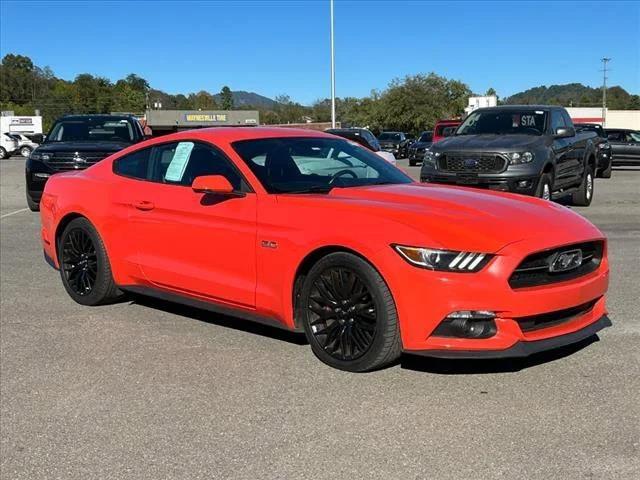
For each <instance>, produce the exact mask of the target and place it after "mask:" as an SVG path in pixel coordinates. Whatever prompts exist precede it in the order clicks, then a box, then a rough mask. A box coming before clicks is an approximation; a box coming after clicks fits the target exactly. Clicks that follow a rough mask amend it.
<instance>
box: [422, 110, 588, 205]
mask: <svg viewBox="0 0 640 480" xmlns="http://www.w3.org/2000/svg"><path fill="white" fill-rule="evenodd" d="M595 136H596V135H595V133H594V132H580V133H576V129H575V127H574V126H573V122H572V121H571V118H570V117H569V114H568V113H567V111H566V110H565V109H564V108H562V107H555V106H544V105H524V106H523V105H520V106H515V105H513V106H511V105H509V106H501V107H492V108H481V109H478V110H475V111H474V112H472V113H471V114H470V115H469V116H468V117H467V118H466V119H465V121H464V122H463V123H462V124H461V125H460V127H458V130H457V131H456V133H455V134H454V135H453V136H450V137H447V138H446V139H444V140H442V141H440V142H438V143H435V144H433V146H432V147H431V148H430V149H429V150H428V151H427V153H426V154H425V157H424V161H423V164H422V170H421V172H420V180H421V181H422V182H433V183H448V184H454V185H464V186H472V187H479V188H489V189H492V190H502V191H509V192H514V193H521V194H525V195H535V196H538V197H540V198H544V199H547V200H550V199H552V198H558V197H561V196H564V195H571V196H572V201H573V203H574V204H575V205H583V206H587V205H589V204H591V200H592V198H593V187H594V176H595V172H596V170H597V164H596V162H597V160H596V158H597V152H596V149H595V146H594V139H595Z"/></svg>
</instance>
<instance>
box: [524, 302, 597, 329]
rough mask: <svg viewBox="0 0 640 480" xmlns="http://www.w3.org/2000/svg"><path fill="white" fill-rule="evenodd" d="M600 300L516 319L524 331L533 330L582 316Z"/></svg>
mask: <svg viewBox="0 0 640 480" xmlns="http://www.w3.org/2000/svg"><path fill="white" fill-rule="evenodd" d="M598 300H600V298H596V299H595V300H591V301H590V302H587V303H583V304H582V305H578V306H577V307H572V308H567V309H565V310H556V311H555V312H548V313H542V314H539V315H531V316H528V317H518V318H516V319H515V320H516V321H517V322H518V325H520V330H522V331H523V332H533V331H535V330H540V329H542V328H549V327H553V326H555V325H560V324H562V323H565V322H569V321H571V320H573V319H574V318H578V317H581V316H582V315H585V314H587V313H589V312H590V311H591V310H593V307H594V306H595V304H596V303H597V302H598Z"/></svg>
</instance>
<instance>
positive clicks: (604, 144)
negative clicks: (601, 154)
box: [598, 143, 609, 150]
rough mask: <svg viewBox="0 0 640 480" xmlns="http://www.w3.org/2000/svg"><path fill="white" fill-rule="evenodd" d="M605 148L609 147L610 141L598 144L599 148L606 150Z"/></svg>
mask: <svg viewBox="0 0 640 480" xmlns="http://www.w3.org/2000/svg"><path fill="white" fill-rule="evenodd" d="M605 148H609V144H608V143H599V144H598V150H604V149H605Z"/></svg>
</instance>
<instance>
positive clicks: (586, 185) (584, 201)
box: [571, 166, 594, 207]
mask: <svg viewBox="0 0 640 480" xmlns="http://www.w3.org/2000/svg"><path fill="white" fill-rule="evenodd" d="M593 186H594V181H593V169H592V168H591V167H590V166H589V167H587V170H586V171H585V172H584V177H583V178H582V183H581V184H580V187H579V188H578V191H577V192H575V193H574V194H573V195H572V196H571V201H572V203H573V204H574V205H577V206H579V207H588V206H589V205H591V200H592V199H593Z"/></svg>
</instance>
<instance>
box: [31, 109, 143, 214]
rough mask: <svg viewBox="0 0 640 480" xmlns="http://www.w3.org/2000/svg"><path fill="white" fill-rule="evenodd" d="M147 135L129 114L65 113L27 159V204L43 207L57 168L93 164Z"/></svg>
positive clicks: (83, 167) (80, 167)
mask: <svg viewBox="0 0 640 480" xmlns="http://www.w3.org/2000/svg"><path fill="white" fill-rule="evenodd" d="M144 139H145V136H144V132H143V130H142V127H141V126H140V123H139V122H138V120H137V119H136V118H135V117H133V116H129V115H65V116H64V117H61V118H59V119H58V120H56V122H55V123H54V124H53V127H52V128H51V130H50V132H49V134H48V135H47V136H46V138H45V141H44V143H42V145H40V146H39V147H38V148H36V149H35V150H34V151H33V152H31V155H30V156H29V158H28V159H27V163H26V165H25V177H26V185H27V192H26V193H27V205H28V206H29V209H31V210H32V211H34V212H35V211H37V210H38V209H39V208H40V205H39V204H40V198H41V197H42V191H43V190H44V185H45V183H46V181H47V179H48V178H49V177H50V176H51V175H53V174H55V173H58V172H64V171H69V170H81V169H85V168H87V167H90V166H91V165H93V164H94V163H96V162H99V161H100V160H102V159H103V158H105V157H108V156H109V155H111V154H112V153H115V152H118V151H120V150H122V149H124V148H126V147H128V146H129V145H132V144H134V143H137V142H140V141H142V140H144Z"/></svg>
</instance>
